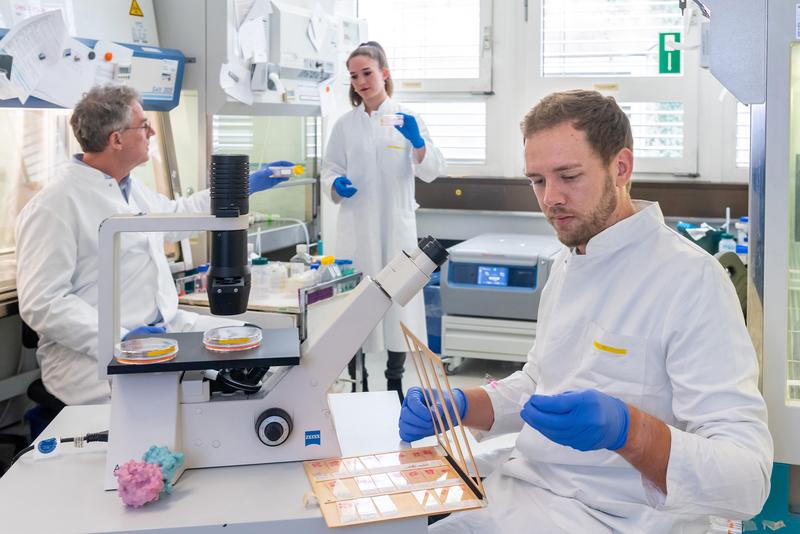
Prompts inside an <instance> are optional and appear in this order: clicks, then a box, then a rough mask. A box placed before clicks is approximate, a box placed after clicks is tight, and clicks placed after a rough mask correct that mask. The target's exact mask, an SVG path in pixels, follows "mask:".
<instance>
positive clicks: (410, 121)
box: [395, 113, 425, 148]
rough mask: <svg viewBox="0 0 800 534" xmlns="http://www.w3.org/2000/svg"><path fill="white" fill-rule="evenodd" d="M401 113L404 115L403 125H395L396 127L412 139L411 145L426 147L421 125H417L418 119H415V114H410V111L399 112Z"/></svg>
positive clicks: (404, 135)
mask: <svg viewBox="0 0 800 534" xmlns="http://www.w3.org/2000/svg"><path fill="white" fill-rule="evenodd" d="M399 115H402V116H403V125H402V126H395V128H397V130H398V131H399V132H400V133H401V134H403V137H405V138H406V139H408V140H409V141H411V146H413V147H414V148H422V147H424V146H425V140H424V139H423V138H422V135H421V134H420V133H419V126H418V125H417V119H415V118H414V116H413V115H409V114H408V113H399Z"/></svg>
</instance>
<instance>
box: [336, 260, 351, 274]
mask: <svg viewBox="0 0 800 534" xmlns="http://www.w3.org/2000/svg"><path fill="white" fill-rule="evenodd" d="M333 263H335V264H336V265H337V267H339V271H341V273H342V276H347V275H348V274H353V273H354V272H356V270H355V268H354V267H353V260H334V261H333Z"/></svg>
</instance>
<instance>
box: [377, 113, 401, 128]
mask: <svg viewBox="0 0 800 534" xmlns="http://www.w3.org/2000/svg"><path fill="white" fill-rule="evenodd" d="M380 121H381V126H402V125H403V116H402V115H400V114H399V113H387V114H386V115H381V118H380Z"/></svg>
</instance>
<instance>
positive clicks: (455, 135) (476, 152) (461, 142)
mask: <svg viewBox="0 0 800 534" xmlns="http://www.w3.org/2000/svg"><path fill="white" fill-rule="evenodd" d="M407 105H408V107H409V108H411V109H412V110H414V112H415V113H419V114H420V116H421V117H422V119H423V120H424V121H425V125H426V126H427V127H428V131H429V133H430V135H431V138H432V139H433V143H434V144H435V145H436V147H437V148H438V149H439V150H441V152H442V155H443V156H444V158H445V160H447V162H448V163H449V164H465V165H482V164H484V163H486V103H485V102H469V101H464V102H413V103H408V104H407Z"/></svg>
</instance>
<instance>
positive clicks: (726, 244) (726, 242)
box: [719, 232, 736, 253]
mask: <svg viewBox="0 0 800 534" xmlns="http://www.w3.org/2000/svg"><path fill="white" fill-rule="evenodd" d="M719 251H720V252H734V253H735V252H736V240H735V239H734V238H733V236H732V235H731V234H729V233H727V232H722V235H721V236H720V238H719Z"/></svg>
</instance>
